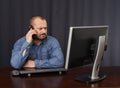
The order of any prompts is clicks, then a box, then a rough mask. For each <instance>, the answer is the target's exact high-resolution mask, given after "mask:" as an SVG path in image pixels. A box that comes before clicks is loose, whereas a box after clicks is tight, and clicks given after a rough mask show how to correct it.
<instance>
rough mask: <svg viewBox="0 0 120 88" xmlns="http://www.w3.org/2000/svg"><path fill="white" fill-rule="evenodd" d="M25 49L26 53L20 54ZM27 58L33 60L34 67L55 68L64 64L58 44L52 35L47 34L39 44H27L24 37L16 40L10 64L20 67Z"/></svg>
mask: <svg viewBox="0 0 120 88" xmlns="http://www.w3.org/2000/svg"><path fill="white" fill-rule="evenodd" d="M25 49H26V53H25V55H24V56H22V53H23V50H25ZM28 58H30V59H32V60H34V61H35V67H36V68H57V67H63V65H64V56H63V53H62V50H61V47H60V44H59V42H58V40H57V39H56V38H54V37H52V36H47V38H46V39H45V40H43V41H42V43H41V44H40V45H35V44H33V43H31V44H29V43H28V42H27V41H26V39H25V37H22V38H20V39H19V40H18V41H16V43H15V44H14V47H13V50H12V56H11V61H10V63H11V66H12V67H14V68H16V69H20V68H22V67H23V65H24V64H25V62H26V61H27V59H28Z"/></svg>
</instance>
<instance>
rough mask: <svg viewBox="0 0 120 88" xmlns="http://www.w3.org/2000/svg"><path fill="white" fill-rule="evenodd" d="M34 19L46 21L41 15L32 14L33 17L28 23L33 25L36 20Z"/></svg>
mask: <svg viewBox="0 0 120 88" xmlns="http://www.w3.org/2000/svg"><path fill="white" fill-rule="evenodd" d="M36 19H37V20H41V21H45V22H46V23H47V21H46V19H45V18H43V17H41V16H33V17H32V18H31V19H30V24H31V25H33V24H34V21H36Z"/></svg>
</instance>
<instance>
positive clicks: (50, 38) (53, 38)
mask: <svg viewBox="0 0 120 88" xmlns="http://www.w3.org/2000/svg"><path fill="white" fill-rule="evenodd" d="M47 39H48V40H57V39H56V38H55V37H54V36H50V35H48V36H47Z"/></svg>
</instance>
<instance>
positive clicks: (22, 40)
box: [16, 37, 25, 42]
mask: <svg viewBox="0 0 120 88" xmlns="http://www.w3.org/2000/svg"><path fill="white" fill-rule="evenodd" d="M24 41H25V37H21V38H19V39H18V40H17V41H16V42H24Z"/></svg>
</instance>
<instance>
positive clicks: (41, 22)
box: [30, 16, 47, 40]
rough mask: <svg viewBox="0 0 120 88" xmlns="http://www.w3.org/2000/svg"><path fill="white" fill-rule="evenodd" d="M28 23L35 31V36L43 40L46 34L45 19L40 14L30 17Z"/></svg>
mask: <svg viewBox="0 0 120 88" xmlns="http://www.w3.org/2000/svg"><path fill="white" fill-rule="evenodd" d="M30 25H32V26H33V28H34V30H35V31H36V32H37V37H38V38H39V39H40V40H43V39H45V38H46V36H47V21H46V19H44V18H42V17H41V16H34V17H32V18H31V19H30Z"/></svg>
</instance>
